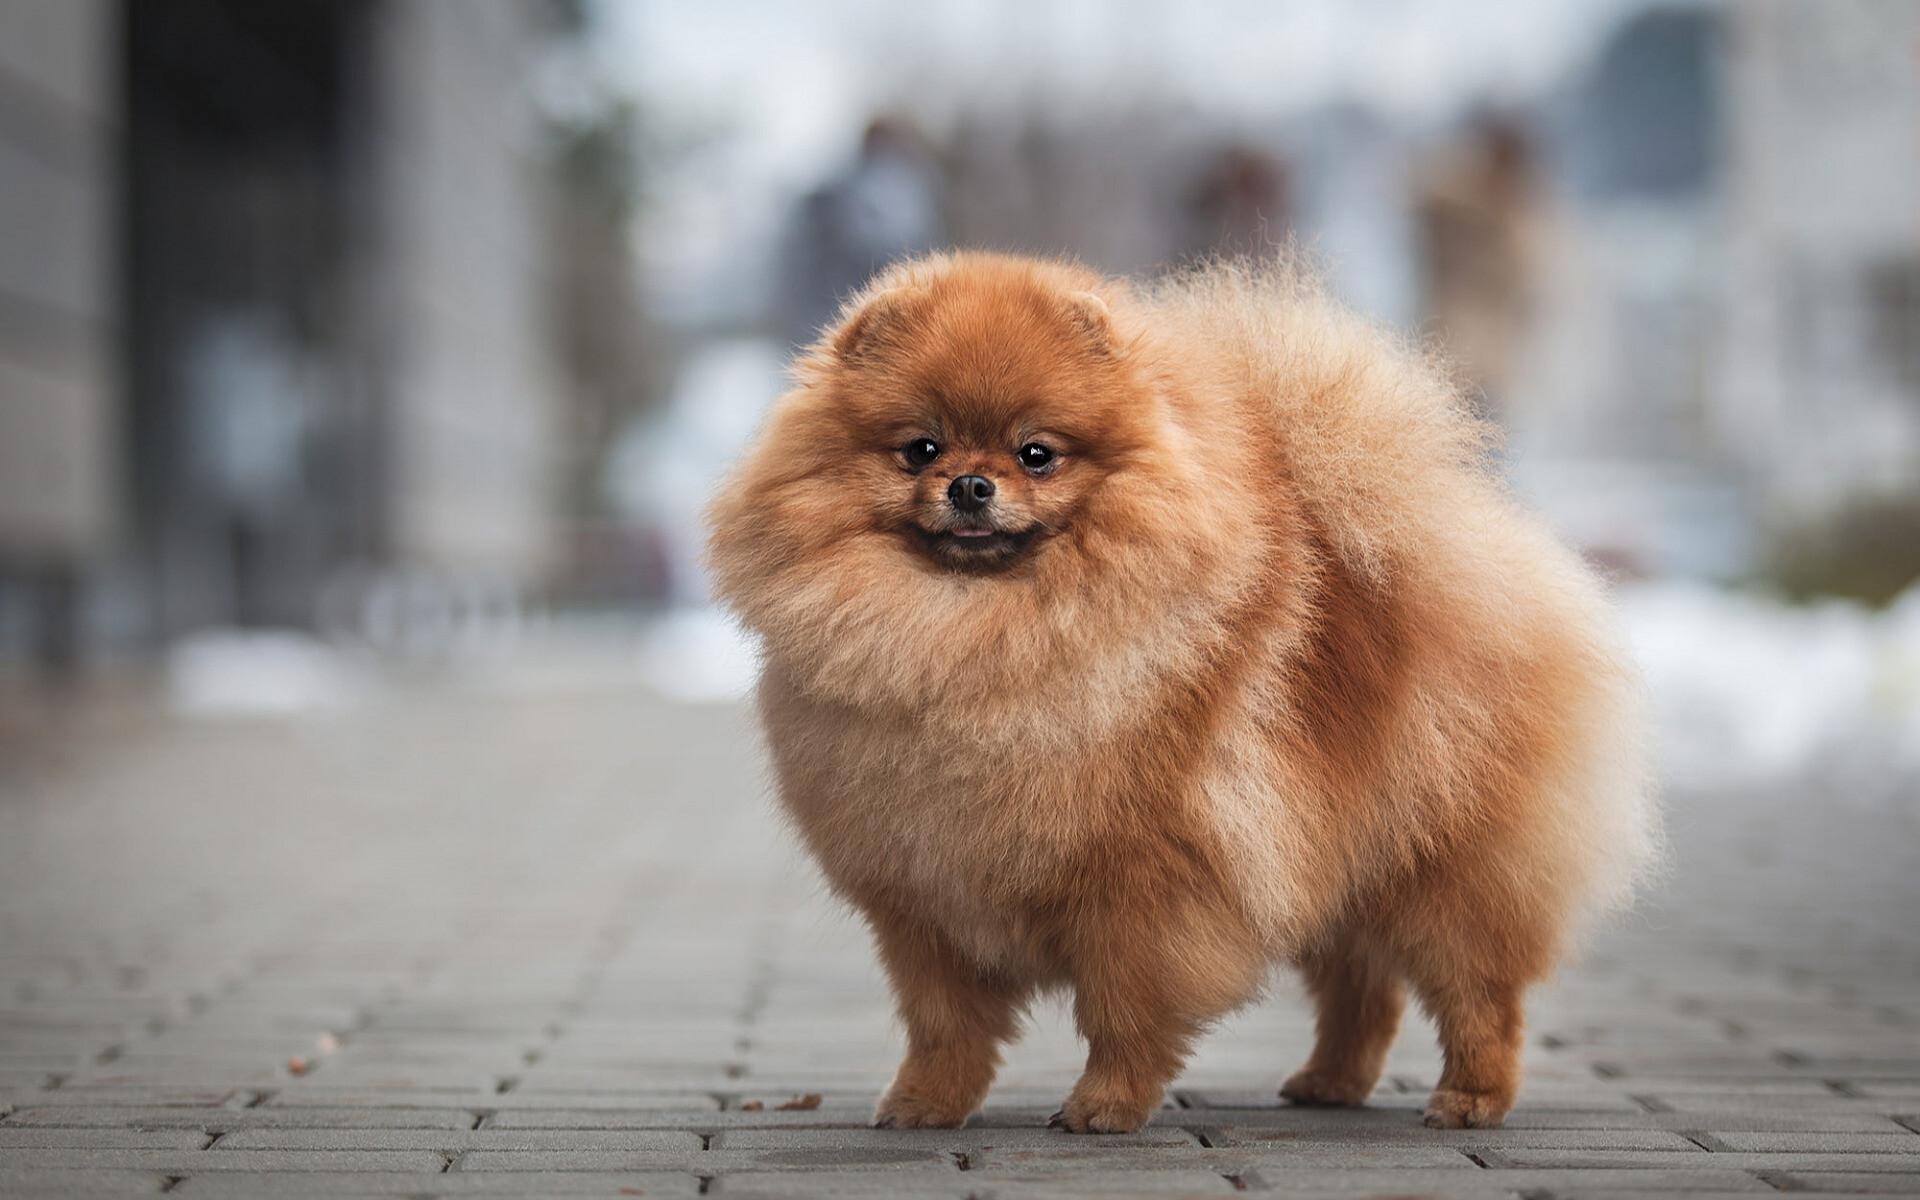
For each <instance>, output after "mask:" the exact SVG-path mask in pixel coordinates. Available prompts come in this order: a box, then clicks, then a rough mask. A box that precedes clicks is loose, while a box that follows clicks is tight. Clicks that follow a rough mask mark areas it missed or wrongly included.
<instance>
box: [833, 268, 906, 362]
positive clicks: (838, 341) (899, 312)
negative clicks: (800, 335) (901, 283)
mask: <svg viewBox="0 0 1920 1200" xmlns="http://www.w3.org/2000/svg"><path fill="white" fill-rule="evenodd" d="M918 295H919V289H918V288H915V287H911V286H907V287H896V288H890V289H888V290H887V291H884V292H881V293H880V294H879V295H877V296H874V297H873V298H872V299H870V300H868V301H867V302H866V303H865V304H862V305H861V306H860V307H859V309H857V310H856V311H855V312H854V314H853V315H852V316H850V317H848V318H847V319H846V320H845V321H842V322H841V323H840V328H839V329H837V330H835V331H834V333H833V352H834V354H835V355H837V356H838V357H839V358H840V359H841V361H843V362H853V361H855V360H857V359H860V358H862V357H865V356H866V355H868V354H871V353H872V352H873V351H874V350H875V349H877V348H878V347H880V346H883V345H885V344H886V342H887V339H888V338H889V336H892V335H895V334H897V333H898V332H899V329H900V325H901V323H902V321H903V319H904V318H905V317H906V315H907V313H908V311H909V310H910V309H911V308H912V306H913V301H914V300H915V298H917V297H918Z"/></svg>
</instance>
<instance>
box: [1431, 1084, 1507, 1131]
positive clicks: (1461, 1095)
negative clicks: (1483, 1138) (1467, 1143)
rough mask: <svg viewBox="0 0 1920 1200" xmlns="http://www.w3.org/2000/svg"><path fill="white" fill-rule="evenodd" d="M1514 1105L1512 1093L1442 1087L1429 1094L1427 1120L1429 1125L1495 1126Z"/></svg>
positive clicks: (1467, 1127) (1479, 1127)
mask: <svg viewBox="0 0 1920 1200" xmlns="http://www.w3.org/2000/svg"><path fill="white" fill-rule="evenodd" d="M1512 1107H1513V1097H1512V1096H1506V1095H1500V1094H1497V1093H1494V1092H1459V1091H1454V1090H1452V1089H1451V1088H1441V1089H1439V1090H1437V1091H1435V1092H1434V1093H1433V1095H1431V1096H1429V1097H1427V1115H1426V1117H1425V1121H1426V1125H1427V1128H1429V1129H1492V1128H1494V1127H1496V1126H1498V1125H1499V1124H1500V1122H1501V1121H1503V1120H1505V1119H1506V1115H1507V1110H1508V1109H1510V1108H1512Z"/></svg>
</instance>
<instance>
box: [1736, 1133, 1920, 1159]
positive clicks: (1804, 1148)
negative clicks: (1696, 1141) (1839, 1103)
mask: <svg viewBox="0 0 1920 1200" xmlns="http://www.w3.org/2000/svg"><path fill="white" fill-rule="evenodd" d="M1707 1136H1710V1137H1712V1138H1713V1139H1714V1140H1715V1141H1716V1142H1718V1143H1719V1145H1716V1146H1715V1147H1714V1148H1715V1149H1716V1150H1717V1149H1721V1148H1722V1147H1724V1148H1725V1149H1728V1150H1759V1151H1768V1152H1773V1153H1812V1154H1833V1153H1857V1154H1907V1155H1913V1156H1920V1134H1915V1133H1911V1132H1901V1133H1821V1132H1816V1131H1806V1130H1795V1131H1792V1132H1784V1131H1776V1132H1772V1133H1755V1132H1748V1131H1738V1132H1735V1131H1729V1132H1726V1133H1713V1134H1709V1135H1707Z"/></svg>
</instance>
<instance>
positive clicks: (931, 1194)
mask: <svg viewBox="0 0 1920 1200" xmlns="http://www.w3.org/2000/svg"><path fill="white" fill-rule="evenodd" d="M709 1194H711V1195H715V1196H722V1197H726V1200H893V1198H894V1197H899V1200H968V1197H974V1196H979V1195H982V1194H989V1195H992V1196H994V1197H995V1200H998V1197H999V1195H1000V1193H999V1191H998V1190H997V1189H995V1190H994V1191H992V1192H990V1193H983V1190H982V1187H981V1185H980V1184H978V1183H976V1182H973V1181H972V1179H971V1178H970V1177H969V1176H967V1175H964V1174H962V1173H960V1172H958V1171H952V1172H943V1173H940V1174H937V1175H936V1174H926V1173H918V1172H915V1173H906V1172H899V1171H894V1172H888V1173H886V1174H877V1173H860V1172H854V1171H809V1172H805V1173H795V1172H781V1171H762V1172H757V1173H754V1174H750V1175H723V1176H721V1177H719V1178H718V1179H716V1180H715V1181H714V1182H713V1184H712V1185H711V1191H710V1193H709Z"/></svg>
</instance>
